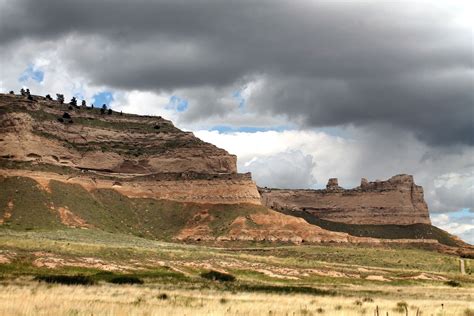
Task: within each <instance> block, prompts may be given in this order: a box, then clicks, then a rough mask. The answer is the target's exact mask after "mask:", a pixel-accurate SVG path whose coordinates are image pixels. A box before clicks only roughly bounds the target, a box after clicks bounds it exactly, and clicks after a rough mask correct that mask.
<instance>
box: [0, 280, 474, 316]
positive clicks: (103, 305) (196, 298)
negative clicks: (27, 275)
mask: <svg viewBox="0 0 474 316" xmlns="http://www.w3.org/2000/svg"><path fill="white" fill-rule="evenodd" d="M416 291H430V288H418V289H416ZM434 293H436V294H435V295H436V296H437V295H440V297H435V298H433V299H410V298H409V299H406V300H404V301H402V302H400V301H399V300H398V299H390V298H378V297H374V298H372V300H373V301H365V302H364V301H363V300H360V299H356V298H353V297H344V296H323V297H321V296H313V295H305V294H286V295H281V294H268V293H254V292H238V293H229V292H221V291H215V290H209V289H200V290H190V289H189V290H180V289H170V288H163V287H160V286H153V285H150V286H136V285H135V286H132V285H109V284H101V285H96V286H64V285H44V284H38V283H33V282H26V283H22V282H17V283H13V284H8V285H5V286H3V287H1V288H0V300H1V302H2V304H0V314H1V315H12V316H14V315H180V316H181V315H340V316H342V315H373V314H374V311H375V309H376V307H377V306H378V309H379V313H380V315H386V313H387V312H388V313H389V315H400V314H401V313H402V314H403V315H404V313H405V306H406V307H407V309H408V312H409V315H415V313H416V311H417V310H419V311H421V312H422V313H423V315H465V311H466V310H468V311H469V310H472V309H474V303H473V302H472V301H463V300H452V299H451V300H449V301H448V300H443V299H442V298H441V296H442V294H441V293H440V292H437V291H434ZM356 301H357V302H359V303H358V304H355V303H354V302H356ZM402 304H403V306H402ZM402 309H403V310H402Z"/></svg>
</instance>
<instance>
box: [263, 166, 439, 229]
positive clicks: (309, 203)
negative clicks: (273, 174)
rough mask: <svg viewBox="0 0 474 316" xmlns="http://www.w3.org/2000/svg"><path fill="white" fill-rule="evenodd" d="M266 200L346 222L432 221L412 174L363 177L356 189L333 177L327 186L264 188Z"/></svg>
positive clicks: (283, 207)
mask: <svg viewBox="0 0 474 316" xmlns="http://www.w3.org/2000/svg"><path fill="white" fill-rule="evenodd" d="M259 191H260V194H261V196H262V203H263V204H264V205H266V206H267V207H270V208H272V209H276V210H299V211H305V212H308V213H310V214H312V215H314V216H316V217H318V218H320V219H323V220H328V221H333V222H341V223H346V224H368V225H386V224H395V225H410V224H417V223H423V224H431V221H430V217H429V212H428V206H427V205H426V203H425V200H424V198H423V188H422V187H421V186H418V185H416V184H415V183H414V180H413V176H411V175H404V174H402V175H396V176H394V177H391V178H390V179H388V180H386V181H374V182H368V181H367V180H366V179H362V181H361V185H360V186H358V187H356V188H354V189H349V190H346V189H343V188H342V187H340V186H339V184H338V181H337V179H330V180H329V182H328V184H327V187H326V189H324V190H280V189H268V188H260V189H259Z"/></svg>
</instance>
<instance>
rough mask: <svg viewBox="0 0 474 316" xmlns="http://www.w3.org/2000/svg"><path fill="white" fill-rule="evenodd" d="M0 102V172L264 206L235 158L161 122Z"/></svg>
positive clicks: (130, 192) (0, 98) (16, 100)
mask: <svg viewBox="0 0 474 316" xmlns="http://www.w3.org/2000/svg"><path fill="white" fill-rule="evenodd" d="M107 113H108V112H105V111H100V109H97V108H96V109H92V108H90V107H87V108H85V107H78V106H75V105H70V104H60V103H59V102H57V101H52V100H48V99H46V98H44V97H40V96H34V97H31V100H29V99H27V98H24V97H22V96H17V95H5V94H4V95H0V158H1V161H0V168H1V169H3V171H0V173H1V174H4V175H19V176H25V175H26V176H29V177H31V178H34V179H36V180H38V181H39V182H45V181H49V180H51V179H55V180H58V181H63V182H68V183H77V184H80V185H82V186H84V187H87V188H89V189H92V188H112V187H113V188H114V189H116V190H117V191H120V192H122V193H123V194H125V195H127V196H131V197H151V198H164V199H168V200H175V201H181V202H202V203H251V204H260V196H259V194H258V191H257V188H256V185H255V183H254V182H253V181H252V179H251V176H250V174H239V173H237V168H236V156H235V155H231V154H229V153H228V152H227V151H225V150H223V149H220V148H217V147H216V146H214V145H212V144H209V143H206V142H203V141H202V140H200V139H198V138H196V137H195V136H194V135H193V133H191V132H184V131H181V130H180V129H178V128H176V127H175V126H174V125H173V124H172V123H171V122H170V121H168V120H166V119H164V118H162V117H154V116H138V115H132V114H122V113H117V112H111V114H107Z"/></svg>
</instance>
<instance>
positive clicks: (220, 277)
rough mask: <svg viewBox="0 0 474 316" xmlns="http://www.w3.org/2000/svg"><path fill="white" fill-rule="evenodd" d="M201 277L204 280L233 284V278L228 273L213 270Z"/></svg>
mask: <svg viewBox="0 0 474 316" xmlns="http://www.w3.org/2000/svg"><path fill="white" fill-rule="evenodd" d="M201 277H202V278H204V279H208V280H212V281H220V282H234V281H235V276H233V275H232V274H229V273H223V272H219V271H215V270H211V271H208V272H203V273H201Z"/></svg>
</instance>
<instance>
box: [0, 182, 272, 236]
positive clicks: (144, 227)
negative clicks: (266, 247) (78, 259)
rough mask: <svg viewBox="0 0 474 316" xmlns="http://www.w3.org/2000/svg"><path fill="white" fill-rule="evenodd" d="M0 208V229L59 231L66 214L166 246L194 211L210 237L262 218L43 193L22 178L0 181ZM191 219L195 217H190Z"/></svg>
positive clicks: (245, 208) (248, 208) (65, 191)
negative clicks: (204, 218)
mask: <svg viewBox="0 0 474 316" xmlns="http://www.w3.org/2000/svg"><path fill="white" fill-rule="evenodd" d="M0 186H1V187H2V188H3V187H5V190H2V191H0V206H2V207H6V206H8V207H9V208H11V209H9V210H8V214H7V216H6V217H5V218H4V227H7V228H11V229H17V230H51V229H59V228H64V223H63V222H62V220H61V218H60V216H59V214H60V212H61V210H63V212H64V210H66V211H67V212H70V213H71V214H73V215H72V216H74V218H78V219H79V220H83V221H84V222H85V225H88V227H94V228H97V229H101V230H104V231H107V232H112V233H126V234H134V235H136V236H140V237H147V238H152V239H161V240H171V239H172V238H173V237H174V236H176V235H177V234H178V233H179V232H180V231H181V230H182V229H183V228H184V227H185V226H186V224H187V223H188V222H189V221H191V220H193V219H194V220H198V219H199V216H200V215H196V214H198V213H199V212H200V211H203V210H206V211H207V212H209V214H210V215H211V218H212V220H211V219H210V222H209V227H210V229H211V233H212V235H214V236H220V235H223V234H225V233H226V232H227V231H228V229H229V227H230V224H231V223H232V222H233V221H234V220H235V218H237V217H238V216H247V215H249V214H252V213H256V212H266V211H267V210H266V209H265V208H264V207H261V206H256V205H251V204H249V205H247V204H238V205H203V204H194V203H179V202H174V201H169V200H155V199H148V198H128V197H126V196H124V195H122V194H120V193H119V192H117V191H115V190H113V189H98V190H94V191H92V192H89V191H87V190H86V189H84V187H82V186H81V185H78V184H67V183H63V182H59V181H55V180H52V181H50V182H49V186H48V190H49V191H46V190H45V189H44V188H41V186H40V185H39V184H38V183H37V182H35V181H34V180H32V179H29V178H25V177H0ZM194 216H197V217H194Z"/></svg>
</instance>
